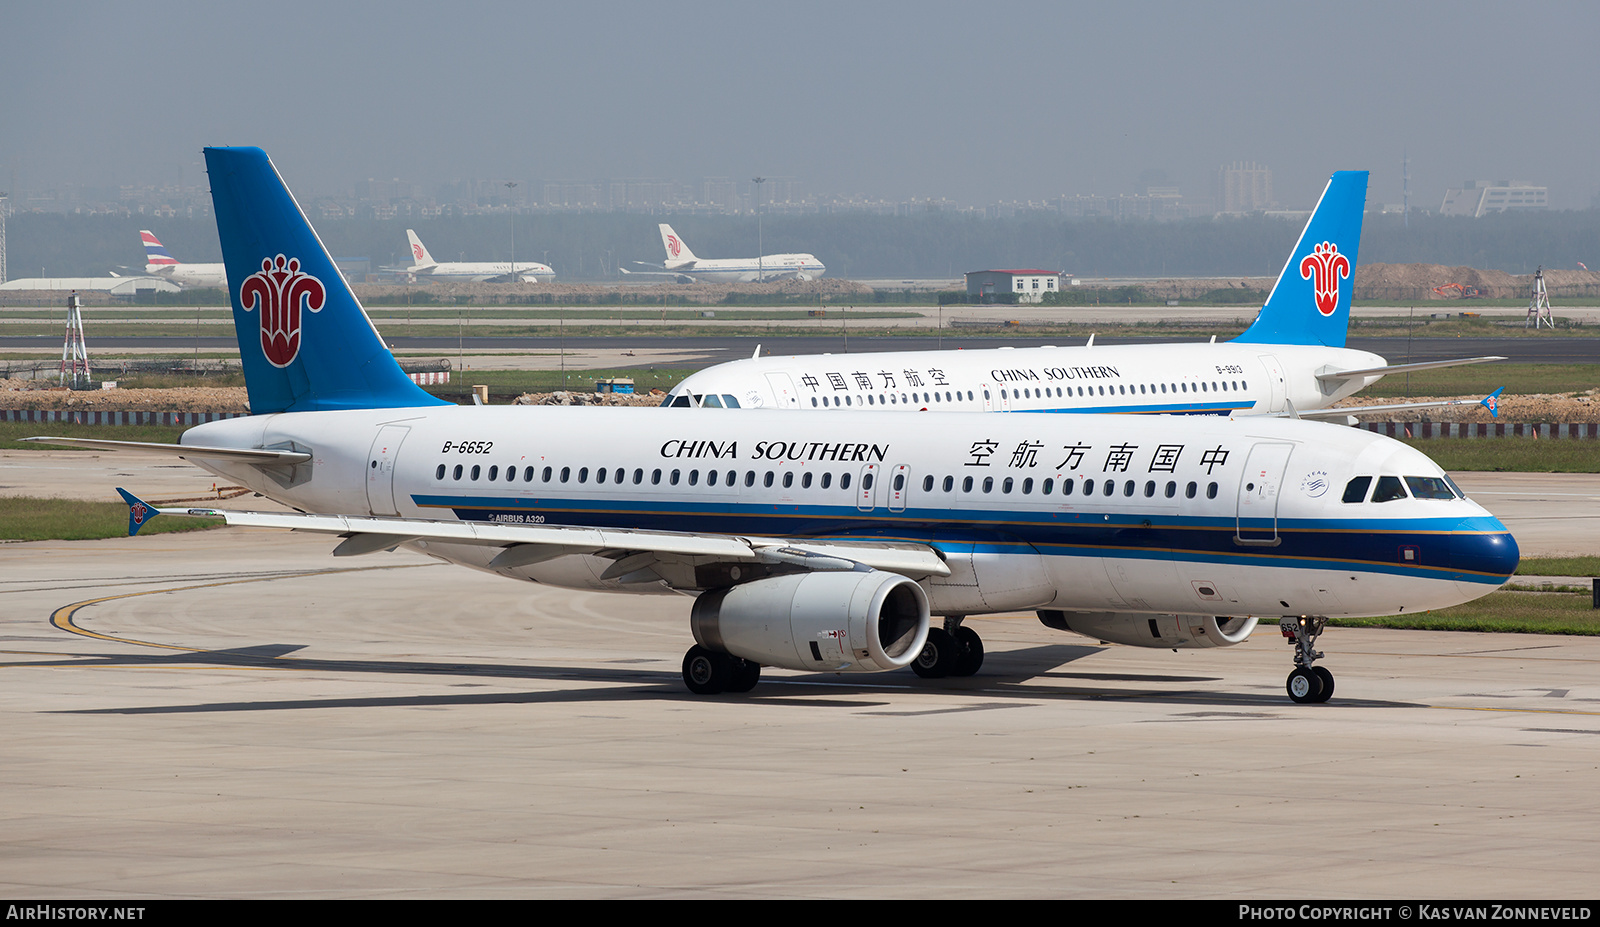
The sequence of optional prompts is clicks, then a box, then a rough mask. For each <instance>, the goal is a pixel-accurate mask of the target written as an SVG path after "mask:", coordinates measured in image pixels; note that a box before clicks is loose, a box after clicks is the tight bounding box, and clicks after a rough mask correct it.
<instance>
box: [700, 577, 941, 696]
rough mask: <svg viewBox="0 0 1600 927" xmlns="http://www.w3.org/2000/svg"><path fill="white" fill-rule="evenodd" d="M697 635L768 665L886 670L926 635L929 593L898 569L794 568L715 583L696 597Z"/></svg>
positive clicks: (904, 661) (907, 658)
mask: <svg viewBox="0 0 1600 927" xmlns="http://www.w3.org/2000/svg"><path fill="white" fill-rule="evenodd" d="M689 626H690V628H691V630H693V631H694V639H695V641H696V642H698V643H699V644H700V646H702V647H705V648H707V649H709V650H715V651H719V652H723V653H731V654H733V655H734V656H736V657H743V658H744V659H746V660H753V661H755V662H757V663H760V664H762V665H765V666H781V667H784V668H786V669H797V670H824V671H828V672H835V673H881V672H884V671H886V670H895V669H900V668H901V667H904V666H907V665H909V664H910V663H911V661H912V660H913V659H914V658H915V657H916V655H917V654H918V653H919V652H920V651H921V650H922V645H923V644H924V643H925V642H926V641H927V639H928V595H927V593H925V592H923V590H922V587H921V586H918V585H917V584H916V583H914V582H912V581H911V580H909V579H907V578H906V577H904V576H901V575H899V574H898V573H888V572H884V571H882V570H864V571H860V572H856V571H851V572H824V573H796V574H790V575H787V576H774V577H769V578H767V579H759V580H756V581H754V582H749V583H744V584H743V585H739V586H729V587H727V588H725V589H714V590H712V591H710V592H706V593H702V594H701V595H700V597H699V598H697V599H695V601H694V610H693V611H692V612H691V614H690V617H689Z"/></svg>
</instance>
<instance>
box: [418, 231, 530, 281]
mask: <svg viewBox="0 0 1600 927" xmlns="http://www.w3.org/2000/svg"><path fill="white" fill-rule="evenodd" d="M406 238H407V239H409V240H410V242H411V265H410V266H409V267H406V268H404V270H405V272H406V273H410V274H413V275H415V276H416V277H417V279H419V280H459V281H462V282H481V281H485V280H500V281H508V280H511V279H512V277H511V275H512V273H513V270H512V266H511V264H510V263H509V262H508V263H505V264H496V263H494V262H493V261H478V262H465V263H463V262H460V261H444V262H440V261H436V260H434V259H433V255H431V254H429V253H428V248H427V246H425V245H424V244H423V243H422V239H420V238H418V237H417V233H416V231H415V230H413V229H406ZM514 272H515V273H516V274H517V276H518V277H519V278H520V279H521V280H522V281H523V282H524V283H538V282H540V281H544V282H546V283H548V282H550V281H551V280H554V279H555V278H556V272H555V271H553V270H551V269H550V268H549V267H548V266H546V265H544V264H538V263H527V264H524V263H522V262H520V261H519V262H517V265H516V270H515V271H514Z"/></svg>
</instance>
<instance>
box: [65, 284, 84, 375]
mask: <svg viewBox="0 0 1600 927" xmlns="http://www.w3.org/2000/svg"><path fill="white" fill-rule="evenodd" d="M59 383H60V385H62V386H72V387H77V386H78V384H79V383H82V384H83V385H84V386H88V385H89V348H88V346H87V345H85V344H84V343H83V308H82V306H81V305H80V304H79V300H78V294H77V293H76V292H74V293H73V294H72V295H70V296H68V297H67V340H66V341H65V342H63V343H62V345H61V378H60V380H59Z"/></svg>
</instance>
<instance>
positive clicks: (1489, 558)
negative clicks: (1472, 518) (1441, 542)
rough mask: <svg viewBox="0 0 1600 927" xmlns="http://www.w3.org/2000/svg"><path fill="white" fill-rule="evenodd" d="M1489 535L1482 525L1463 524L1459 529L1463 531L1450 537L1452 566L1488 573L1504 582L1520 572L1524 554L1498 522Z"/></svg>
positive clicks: (1509, 533)
mask: <svg viewBox="0 0 1600 927" xmlns="http://www.w3.org/2000/svg"><path fill="white" fill-rule="evenodd" d="M1493 527H1494V528H1498V529H1499V530H1498V531H1494V530H1493V529H1491V530H1490V531H1489V532H1485V531H1484V526H1483V524H1482V523H1481V522H1478V523H1472V522H1462V523H1461V525H1460V527H1459V528H1458V529H1457V530H1459V531H1462V532H1470V533H1461V534H1454V535H1451V537H1450V567H1451V569H1455V570H1462V571H1465V572H1471V573H1479V574H1488V575H1489V576H1494V577H1498V578H1499V580H1500V582H1502V583H1503V582H1505V581H1506V580H1507V579H1509V578H1510V577H1511V574H1513V573H1515V572H1516V571H1517V564H1518V563H1520V562H1521V560H1522V553H1521V551H1519V550H1518V549H1517V539H1516V538H1514V537H1512V536H1511V532H1509V531H1507V530H1506V529H1505V526H1504V525H1502V524H1500V522H1499V521H1498V520H1496V521H1495V522H1494V526H1493Z"/></svg>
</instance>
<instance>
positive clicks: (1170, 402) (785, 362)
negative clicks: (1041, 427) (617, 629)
mask: <svg viewBox="0 0 1600 927" xmlns="http://www.w3.org/2000/svg"><path fill="white" fill-rule="evenodd" d="M1366 188H1367V175H1366V173H1365V172H1364V171H1340V172H1338V173H1336V174H1334V175H1333V176H1332V177H1331V178H1330V179H1329V181H1328V185H1327V187H1326V188H1324V190H1323V193H1322V196H1321V197H1320V198H1319V199H1318V201H1317V208H1316V209H1314V210H1313V211H1312V213H1311V217H1310V219H1308V220H1307V222H1306V225H1305V228H1304V230H1303V231H1302V232H1301V233H1300V239H1299V241H1298V242H1296V244H1295V247H1294V250H1292V251H1291V252H1290V254H1289V260H1288V261H1287V262H1285V264H1284V266H1283V270H1282V272H1281V273H1280V274H1279V275H1278V280H1277V283H1275V284H1274V285H1273V288H1272V292H1271V293H1270V294H1268V296H1267V300H1266V302H1265V303H1264V304H1262V307H1261V311H1260V312H1259V313H1257V315H1256V318H1255V321H1254V322H1253V323H1251V325H1250V327H1249V328H1247V329H1246V330H1245V331H1244V332H1243V333H1242V334H1240V335H1239V336H1238V337H1237V338H1234V339H1233V340H1232V341H1228V342H1225V343H1223V344H1217V343H1216V342H1215V341H1214V340H1213V341H1212V342H1211V343H1188V344H1184V343H1167V344H1139V345H1104V346H1100V347H1095V346H1094V345H1093V339H1092V338H1091V339H1090V344H1088V345H1085V346H1082V347H1066V348H1062V347H1053V346H1047V347H1038V348H1018V349H1015V350H1013V349H1011V348H997V349H984V350H971V351H937V352H935V351H923V352H912V353H875V354H846V355H822V356H809V357H755V358H751V359H749V360H741V361H734V362H732V363H727V364H722V365H720V366H717V367H713V368H710V369H708V370H703V371H701V372H699V373H696V374H694V375H693V376H691V377H689V378H688V379H686V380H684V381H683V382H682V383H680V384H679V385H678V386H677V387H676V388H675V389H674V390H673V391H672V394H671V395H669V396H668V397H667V402H666V403H665V404H666V405H670V406H689V405H716V406H719V407H724V408H726V407H727V406H729V405H730V404H731V403H730V398H731V400H732V401H733V402H736V403H737V404H738V405H739V407H741V408H743V407H747V406H756V407H760V408H779V409H801V410H809V409H817V410H822V409H829V410H837V409H848V410H854V411H860V410H863V409H865V410H872V409H883V408H888V409H891V410H898V411H906V410H916V411H930V412H945V411H980V412H1111V413H1158V414H1186V415H1197V414H1198V415H1223V414H1228V415H1231V414H1244V415H1252V414H1267V415H1281V414H1286V413H1293V414H1299V415H1303V416H1308V417H1310V416H1316V417H1323V418H1344V419H1346V420H1347V421H1353V419H1350V418H1349V417H1348V414H1347V413H1344V412H1342V411H1333V412H1329V411H1322V410H1326V409H1327V408H1328V407H1329V406H1331V405H1333V404H1334V403H1335V402H1338V401H1339V400H1340V399H1343V398H1345V397H1346V396H1349V395H1350V394H1352V393H1354V392H1356V391H1357V390H1360V389H1361V388H1363V387H1365V386H1367V385H1369V384H1371V383H1373V382H1374V381H1376V380H1378V379H1380V378H1381V377H1383V376H1385V375H1387V374H1393V373H1399V372H1402V371H1408V370H1423V369H1429V368H1434V367H1450V366H1456V365H1460V364H1473V363H1481V362H1484V361H1492V360H1504V358H1501V357H1473V358H1460V359H1455V360H1447V361H1424V362H1420V363H1412V364H1401V365H1398V366H1391V365H1389V363H1388V362H1387V361H1385V360H1384V358H1382V357H1381V356H1379V355H1377V354H1372V353H1370V352H1367V351H1357V350H1354V349H1351V348H1347V347H1345V346H1344V345H1345V341H1346V335H1347V330H1348V326H1349V319H1350V299H1351V295H1352V294H1351V288H1350V287H1349V286H1348V285H1347V284H1346V283H1344V281H1347V280H1349V277H1350V274H1351V273H1353V272H1354V269H1355V266H1356V257H1357V254H1358V247H1359V245H1360V241H1361V218H1362V215H1363V208H1364V205H1365V203H1366ZM663 229H666V227H665V226H663ZM668 231H670V230H668ZM663 234H664V235H665V231H664V232H663ZM669 250H670V248H669ZM1485 402H1486V404H1490V403H1489V401H1488V400H1486V401H1485ZM1451 404H1455V403H1454V401H1451V402H1426V403H1411V402H1407V403H1397V404H1391V405H1385V406H1381V407H1377V408H1368V409H1366V410H1364V411H1369V412H1370V411H1398V410H1401V409H1413V408H1426V407H1429V406H1438V405H1451ZM1492 410H1493V407H1492V405H1491V411H1492Z"/></svg>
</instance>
